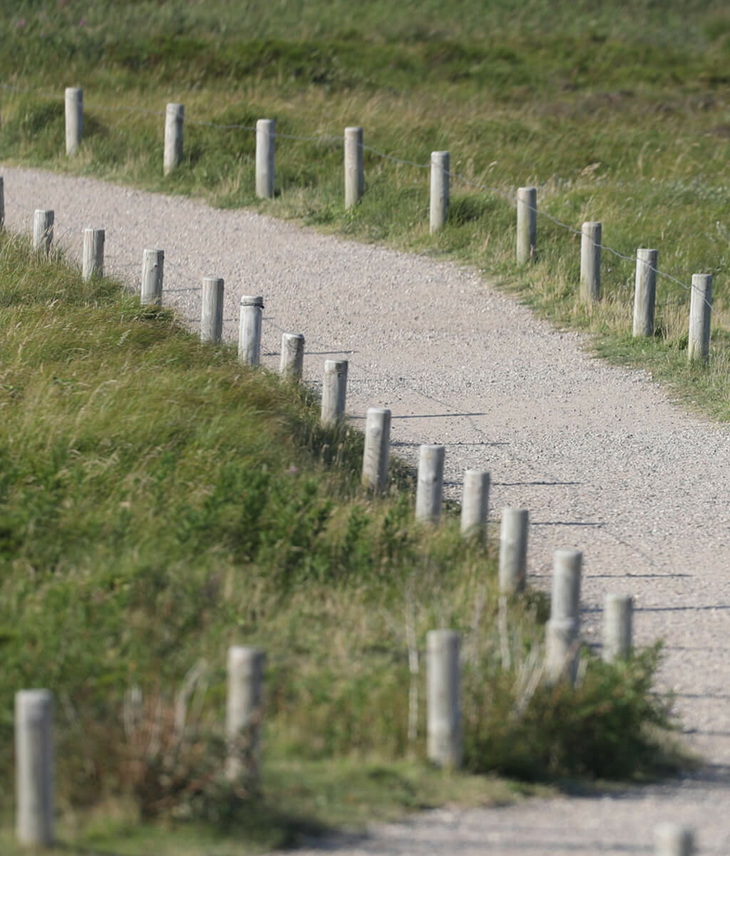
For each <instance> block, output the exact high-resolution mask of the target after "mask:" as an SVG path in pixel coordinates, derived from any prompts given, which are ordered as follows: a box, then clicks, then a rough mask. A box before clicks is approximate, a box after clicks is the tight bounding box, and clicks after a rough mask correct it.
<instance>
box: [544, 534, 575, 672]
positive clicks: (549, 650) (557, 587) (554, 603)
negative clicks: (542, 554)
mask: <svg viewBox="0 0 730 900" xmlns="http://www.w3.org/2000/svg"><path fill="white" fill-rule="evenodd" d="M582 564H583V554H582V553H581V552H580V551H579V550H556V551H555V555H554V557H553V591H552V596H551V598H550V619H549V621H548V623H547V625H546V626H545V674H546V678H547V681H548V682H549V683H552V684H554V683H555V682H556V681H558V680H559V679H560V678H561V677H562V676H563V675H567V676H568V678H569V680H570V682H571V684H574V683H575V679H576V675H577V673H578V649H579V648H578V635H579V633H580V577H581V568H582Z"/></svg>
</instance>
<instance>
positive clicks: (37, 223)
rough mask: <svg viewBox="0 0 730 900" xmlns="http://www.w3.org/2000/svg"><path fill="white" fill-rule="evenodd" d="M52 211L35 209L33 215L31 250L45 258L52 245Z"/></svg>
mask: <svg viewBox="0 0 730 900" xmlns="http://www.w3.org/2000/svg"><path fill="white" fill-rule="evenodd" d="M53 220H54V215H53V210H52V209H37V210H36V211H35V213H34V215H33V249H34V250H35V251H36V252H37V253H44V254H45V255H46V256H48V254H49V253H50V252H51V244H52V243H53Z"/></svg>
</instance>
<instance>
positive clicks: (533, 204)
mask: <svg viewBox="0 0 730 900" xmlns="http://www.w3.org/2000/svg"><path fill="white" fill-rule="evenodd" d="M536 259H537V188H534V187H521V188H518V189H517V264H518V265H520V266H523V265H524V264H525V263H528V262H534V260H536Z"/></svg>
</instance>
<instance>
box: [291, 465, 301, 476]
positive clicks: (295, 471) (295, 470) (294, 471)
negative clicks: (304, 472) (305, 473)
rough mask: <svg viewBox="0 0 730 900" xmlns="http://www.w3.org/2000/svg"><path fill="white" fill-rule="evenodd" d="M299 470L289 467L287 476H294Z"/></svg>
mask: <svg viewBox="0 0 730 900" xmlns="http://www.w3.org/2000/svg"><path fill="white" fill-rule="evenodd" d="M298 471H299V469H298V468H297V467H296V466H289V474H290V475H296V474H297V472H298Z"/></svg>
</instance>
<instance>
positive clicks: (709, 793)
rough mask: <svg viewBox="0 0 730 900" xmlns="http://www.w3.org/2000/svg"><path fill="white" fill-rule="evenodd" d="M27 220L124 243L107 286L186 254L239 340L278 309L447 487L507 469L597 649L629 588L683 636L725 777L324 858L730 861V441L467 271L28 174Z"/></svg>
mask: <svg viewBox="0 0 730 900" xmlns="http://www.w3.org/2000/svg"><path fill="white" fill-rule="evenodd" d="M0 174H2V175H3V176H4V179H5V199H6V224H7V227H8V228H10V229H12V230H14V231H21V232H28V231H30V229H31V223H32V215H33V210H34V209H36V208H45V209H53V210H55V214H56V235H57V240H58V241H59V243H60V244H61V245H63V246H64V247H66V248H67V249H68V250H69V252H70V253H71V254H72V255H75V256H77V257H78V256H80V247H81V231H82V229H83V228H85V227H90V226H93V227H104V228H105V229H106V254H107V271H108V272H109V273H110V274H115V275H118V276H120V277H123V278H124V279H125V280H127V281H129V282H130V283H133V284H137V285H138V284H139V274H140V268H141V258H142V250H143V249H144V248H148V247H159V248H162V249H164V250H165V282H166V288H167V293H166V294H165V302H166V303H168V304H171V305H174V306H175V307H176V308H177V309H178V310H179V311H180V312H181V313H182V314H183V315H185V316H188V317H189V318H190V320H191V323H193V324H192V327H197V325H196V324H195V323H196V322H197V321H199V316H200V292H199V286H200V280H201V278H202V277H203V276H205V275H218V276H222V277H223V278H225V282H226V297H227V300H226V311H225V319H226V323H225V330H224V339H227V340H230V341H234V340H236V335H237V317H238V298H239V297H240V296H241V295H242V294H257V293H260V294H263V295H264V298H265V303H266V309H265V313H264V315H265V320H264V331H263V345H264V362H265V363H266V364H270V365H272V366H274V365H277V364H278V352H279V343H280V334H281V331H282V330H284V331H293V332H299V331H301V332H303V333H304V334H305V336H306V340H307V344H306V351H307V352H306V356H305V378H307V379H311V380H312V381H315V382H320V381H321V373H322V368H323V362H324V359H325V358H327V357H335V358H336V357H341V358H342V357H344V358H347V359H349V361H350V362H349V365H350V370H349V379H348V409H349V411H350V413H351V414H352V415H353V417H354V418H356V419H357V418H358V417H362V416H364V413H365V410H366V409H367V408H368V407H369V406H387V407H389V408H390V409H391V410H392V412H393V422H392V433H391V437H392V441H393V446H394V448H395V449H397V451H398V452H399V453H400V454H402V455H403V456H405V457H406V458H409V459H412V460H414V461H415V459H416V455H417V450H418V446H419V445H420V444H422V443H445V444H446V445H447V454H446V460H447V461H446V465H447V472H446V480H447V481H448V482H453V483H454V484H452V485H451V489H452V490H454V491H455V492H456V495H457V496H458V492H459V484H460V481H461V477H462V473H463V470H464V469H465V468H467V467H472V468H485V469H487V470H489V471H490V472H491V475H492V481H493V487H492V493H491V498H490V507H491V509H492V510H499V509H501V508H502V507H504V506H524V507H527V508H528V509H529V510H530V517H531V528H530V550H529V554H530V576H531V578H532V579H534V580H535V581H536V582H538V583H539V582H540V581H543V582H544V583H545V584H546V585H547V584H548V583H549V582H548V579H549V574H550V568H551V557H552V552H553V550H554V549H556V548H560V547H575V548H577V549H580V550H582V551H583V553H584V581H583V597H582V601H583V611H584V619H583V632H584V634H585V635H586V637H587V639H588V640H589V641H592V642H595V643H598V642H599V641H600V615H601V612H602V602H603V599H602V598H603V597H604V596H605V594H606V593H608V592H621V593H631V594H633V596H634V598H635V617H634V627H635V640H636V642H637V643H638V644H645V643H649V642H652V641H654V640H656V639H658V638H663V639H664V641H665V644H666V648H667V649H666V662H665V665H664V667H663V671H662V681H663V685H664V686H665V687H667V688H672V689H674V690H675V691H676V696H677V704H676V708H677V712H678V713H679V715H680V716H681V718H682V721H683V723H684V725H685V728H686V731H687V734H686V741H687V745H688V747H689V748H690V749H692V750H694V751H696V752H699V753H701V754H702V755H703V756H704V758H705V759H706V760H707V765H706V766H705V767H704V768H703V770H702V771H701V772H699V773H695V774H694V775H692V776H691V777H689V778H687V779H684V780H681V781H678V782H675V783H672V784H669V785H664V786H661V787H652V788H645V789H641V790H632V791H630V792H627V793H625V794H622V795H619V796H616V795H612V796H611V797H602V798H569V797H561V798H559V799H555V800H532V801H528V802H525V803H521V804H518V805H516V806H514V807H510V808H507V809H486V810H479V809H477V810H470V811H459V810H450V809H444V810H437V811H433V812H429V813H427V814H424V815H419V816H416V817H413V818H411V819H409V820H407V821H406V822H404V823H399V824H396V825H378V826H374V827H373V828H372V829H370V831H369V832H368V833H367V834H366V835H364V836H359V837H357V838H347V839H346V838H341V839H339V838H338V839H335V840H328V841H325V842H322V843H320V844H317V845H312V847H310V848H308V849H307V850H305V851H304V852H307V853H326V854H332V853H345V854H448V855H453V854H500V855H505V854H525V855H542V854H609V853H616V854H629V853H640V854H643V853H648V852H650V850H651V843H652V836H651V833H652V829H653V826H654V825H655V824H656V823H657V822H659V821H662V820H665V819H671V820H674V821H677V822H682V823H685V824H687V825H688V826H691V827H693V828H695V829H696V836H697V843H698V845H699V850H700V852H703V853H711V854H726V853H728V852H730V768H729V767H730V591H729V588H730V569H729V568H728V561H729V560H730V508H729V507H728V503H727V498H728V495H729V490H728V489H729V487H730V465H729V463H730V455H729V452H728V445H729V443H730V430H729V429H728V427H727V426H725V425H718V424H713V423H711V422H706V421H702V420H701V419H698V418H697V417H694V416H692V415H690V414H689V413H688V412H686V411H684V410H683V409H680V408H677V407H676V406H675V405H674V404H673V403H672V402H671V401H670V400H669V399H668V398H667V396H666V394H665V393H664V391H663V390H662V389H661V388H660V387H659V386H657V385H655V384H654V383H653V382H652V380H651V378H650V376H648V375H647V374H645V373H642V372H637V371H635V370H632V369H627V368H618V367H611V366H609V365H607V364H606V363H604V362H602V361H600V360H596V359H594V358H592V357H591V356H589V355H588V354H586V353H585V352H584V351H583V350H582V349H581V344H582V340H583V339H582V338H581V337H580V336H579V335H576V334H570V333H564V332H558V331H556V330H554V329H553V328H552V327H551V326H550V325H548V324H546V323H545V322H542V321H540V320H538V319H536V318H535V317H534V316H533V315H532V314H531V313H530V311H529V310H528V309H526V308H525V307H524V306H521V305H519V304H518V303H516V302H515V301H514V300H513V299H511V298H509V297H507V296H505V295H503V294H500V293H497V292H496V291H495V290H494V289H492V288H491V287H490V286H489V285H488V284H486V283H485V282H484V281H483V280H482V279H481V278H480V277H479V276H478V274H477V273H476V272H475V271H473V270H470V269H466V268H462V267H459V266H457V265H454V264H450V263H444V262H438V261H434V260H433V259H431V258H428V257H423V256H414V255H409V254H404V253H400V252H396V251H392V250H388V249H384V248H382V247H380V246H374V245H362V244H357V243H354V242H350V241H345V240H341V239H339V238H335V237H331V236H326V235H321V234H319V233H317V232H314V231H310V230H307V229H303V228H300V227H298V226H296V225H293V224H291V223H288V222H284V221H280V220H275V219H271V218H268V217H266V216H262V215H259V214H258V213H255V212H251V211H247V210H216V209H211V208H209V207H207V206H206V205H205V204H203V203H201V202H197V201H192V200H188V199H182V198H174V197H167V196H164V195H160V194H147V193H144V192H142V191H137V190H132V189H129V188H126V187H119V186H115V185H111V184H106V183H103V182H99V181H95V180H92V179H86V178H82V179H75V178H70V177H66V176H61V175H56V174H53V173H50V172H45V171H37V170H30V169H15V168H6V169H4V170H0Z"/></svg>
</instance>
